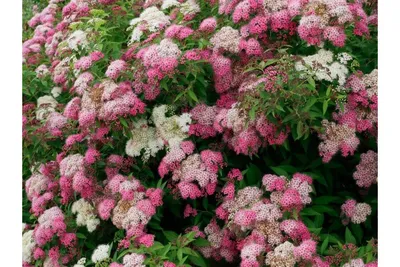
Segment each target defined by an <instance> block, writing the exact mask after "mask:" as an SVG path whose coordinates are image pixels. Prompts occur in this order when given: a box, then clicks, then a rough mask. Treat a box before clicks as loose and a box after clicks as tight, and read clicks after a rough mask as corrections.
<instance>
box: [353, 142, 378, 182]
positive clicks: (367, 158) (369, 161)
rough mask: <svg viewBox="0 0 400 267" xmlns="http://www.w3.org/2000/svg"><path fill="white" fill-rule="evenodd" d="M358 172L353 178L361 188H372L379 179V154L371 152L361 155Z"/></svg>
mask: <svg viewBox="0 0 400 267" xmlns="http://www.w3.org/2000/svg"><path fill="white" fill-rule="evenodd" d="M356 168H357V170H356V171H355V172H354V173H353V178H354V180H356V183H357V185H358V186H360V187H366V188H368V187H370V186H371V185H372V184H375V183H376V182H377V179H378V153H376V152H375V151H372V150H369V151H368V152H367V153H363V154H361V160H360V163H359V164H358V165H357V167H356Z"/></svg>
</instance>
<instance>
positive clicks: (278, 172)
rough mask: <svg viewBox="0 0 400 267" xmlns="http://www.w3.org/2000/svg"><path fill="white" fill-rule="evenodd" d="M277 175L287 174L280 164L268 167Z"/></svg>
mask: <svg viewBox="0 0 400 267" xmlns="http://www.w3.org/2000/svg"><path fill="white" fill-rule="evenodd" d="M270 168H271V169H272V170H273V171H274V172H275V173H276V174H277V175H283V176H286V177H287V176H289V174H288V173H287V172H286V171H285V170H284V169H282V167H280V166H276V167H272V166H271V167H270Z"/></svg>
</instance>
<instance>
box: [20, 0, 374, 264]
mask: <svg viewBox="0 0 400 267" xmlns="http://www.w3.org/2000/svg"><path fill="white" fill-rule="evenodd" d="M23 12H24V13H23V39H24V43H23V58H24V62H23V103H24V106H23V114H24V115H23V192H22V194H23V203H22V204H23V218H22V220H23V222H24V229H23V250H24V251H23V266H73V265H74V264H75V266H78V267H79V266H143V265H144V266H216V265H224V264H225V265H226V266H239V265H240V266H265V265H266V266H354V267H356V266H357V267H358V266H369V267H371V266H377V240H376V238H377V185H376V182H377V154H376V152H377V2H376V1H368V0H366V1H362V0H357V1H333V0H332V1H329V0H298V1H295V0H289V1H283V0H278V1H269V0H265V1H257V0H244V1H235V0H233V1H223V0H221V1H219V2H217V1H203V0H198V1H194V0H188V1H175V0H165V1H159V0H150V1H127V0H126V1H123V0H119V1H116V0H71V1H62V0H50V1H49V2H47V1H41V0H37V1H34V0H29V1H28V0H24V5H23ZM102 245H104V246H102ZM84 259H85V260H84Z"/></svg>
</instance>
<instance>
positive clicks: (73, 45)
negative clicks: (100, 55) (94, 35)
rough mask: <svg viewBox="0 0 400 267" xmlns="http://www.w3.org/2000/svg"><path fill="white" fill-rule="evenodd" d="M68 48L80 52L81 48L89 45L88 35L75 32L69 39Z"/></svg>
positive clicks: (82, 32) (79, 31) (78, 31)
mask: <svg viewBox="0 0 400 267" xmlns="http://www.w3.org/2000/svg"><path fill="white" fill-rule="evenodd" d="M67 43H68V47H69V48H70V49H72V50H78V48H79V47H82V48H84V47H86V46H87V45H88V43H89V42H88V40H87V35H86V33H85V32H84V31H81V30H77V31H74V32H73V33H72V34H71V35H70V36H69V37H68V39H67Z"/></svg>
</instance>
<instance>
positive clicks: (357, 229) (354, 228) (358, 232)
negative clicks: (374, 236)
mask: <svg viewBox="0 0 400 267" xmlns="http://www.w3.org/2000/svg"><path fill="white" fill-rule="evenodd" d="M350 228H351V231H352V232H353V233H354V235H355V237H356V238H357V241H358V242H359V243H361V242H362V238H363V234H364V233H363V230H362V228H361V225H359V224H352V225H350Z"/></svg>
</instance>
